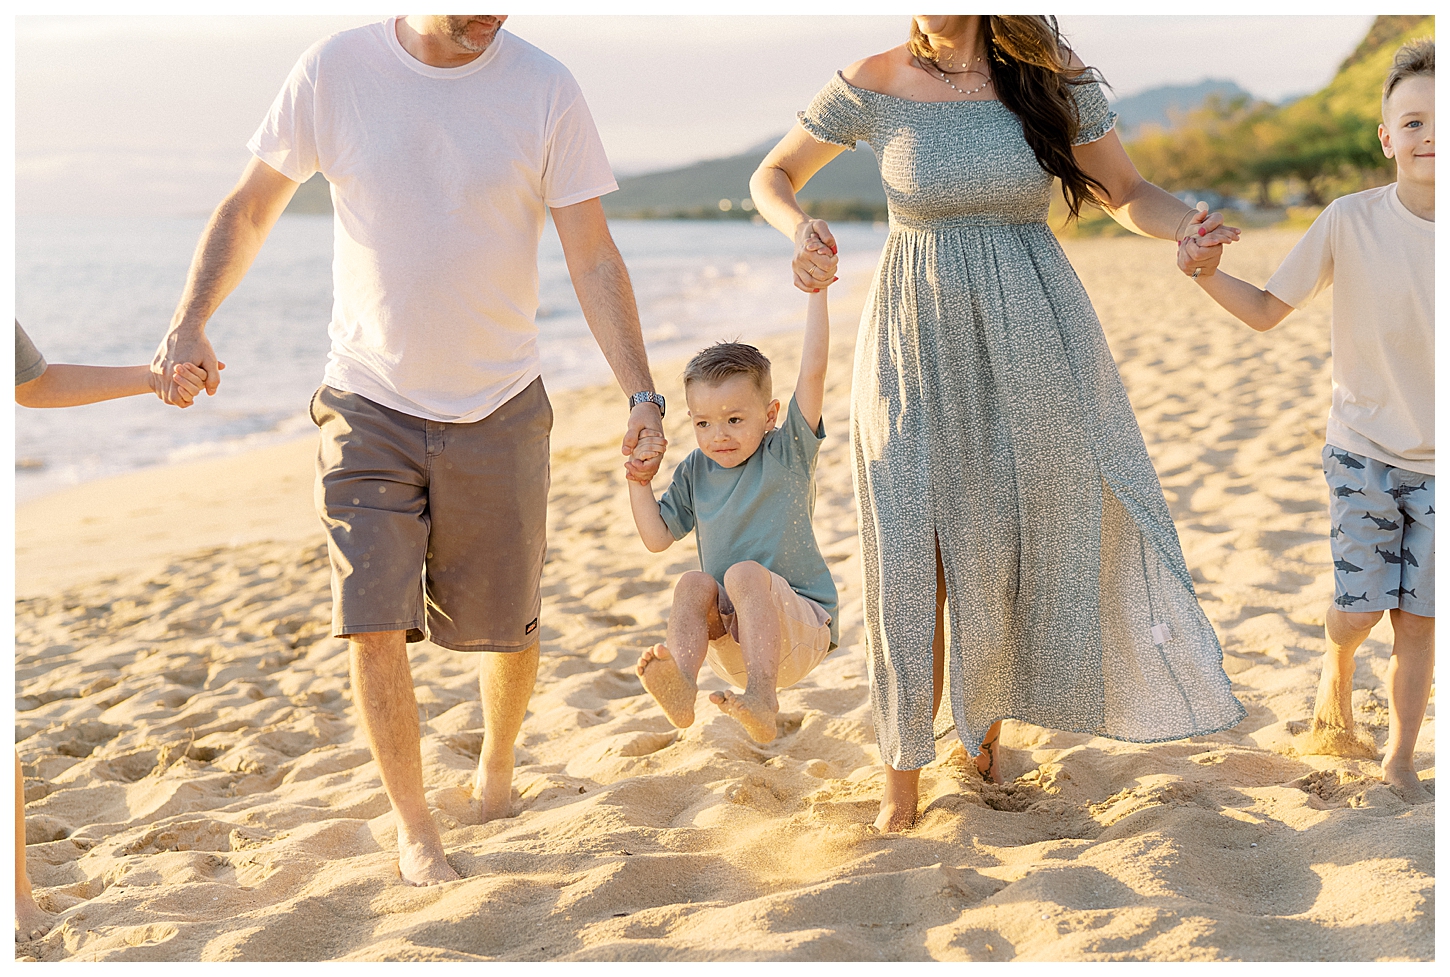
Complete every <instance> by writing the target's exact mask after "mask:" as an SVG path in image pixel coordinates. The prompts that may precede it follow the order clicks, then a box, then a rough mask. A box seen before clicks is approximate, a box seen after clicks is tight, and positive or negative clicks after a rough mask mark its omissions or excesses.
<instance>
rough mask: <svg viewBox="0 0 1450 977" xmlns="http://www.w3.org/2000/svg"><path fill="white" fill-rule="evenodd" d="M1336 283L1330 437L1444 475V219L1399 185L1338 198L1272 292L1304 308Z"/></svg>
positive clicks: (1331, 340)
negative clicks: (1440, 443)
mask: <svg viewBox="0 0 1450 977" xmlns="http://www.w3.org/2000/svg"><path fill="white" fill-rule="evenodd" d="M1331 284H1332V285H1333V286H1334V310H1333V313H1332V318H1331V320H1330V322H1331V324H1330V331H1329V351H1330V357H1331V360H1332V364H1331V376H1332V377H1333V384H1334V396H1333V400H1332V402H1331V404H1330V408H1329V423H1328V426H1327V429H1326V431H1325V440H1326V441H1328V442H1329V443H1330V444H1332V445H1334V446H1335V447H1336V448H1341V449H1343V450H1345V451H1353V452H1354V453H1356V454H1360V455H1365V456H1367V457H1369V458H1374V459H1375V460H1377V461H1382V462H1384V463H1385V464H1387V465H1393V466H1395V467H1396V468H1404V469H1407V470H1409V471H1412V472H1418V473H1420V474H1423V475H1434V474H1435V224H1434V222H1433V221H1427V220H1425V219H1423V218H1421V217H1416V216H1415V215H1414V214H1412V213H1410V211H1409V209H1408V208H1406V207H1405V205H1404V204H1403V203H1401V202H1400V198H1399V196H1398V195H1397V194H1396V192H1395V184H1393V183H1391V184H1390V185H1389V186H1387V187H1376V188H1375V189H1373V190H1364V191H1362V192H1360V193H1352V194H1349V195H1348V196H1345V197H1340V198H1339V199H1338V200H1335V201H1334V202H1333V203H1331V204H1330V205H1329V206H1328V207H1326V208H1325V209H1324V212H1323V213H1321V214H1320V215H1319V217H1318V218H1317V219H1316V220H1315V221H1314V225H1313V226H1312V227H1310V228H1309V231H1308V232H1307V233H1306V234H1305V235H1304V237H1303V238H1301V239H1300V241H1299V243H1298V244H1296V245H1295V246H1294V250H1293V251H1290V252H1289V256H1288V257H1287V258H1285V259H1284V263H1283V264H1281V265H1280V266H1279V270H1278V271H1276V272H1274V275H1273V277H1272V278H1270V279H1269V283H1268V285H1267V286H1265V288H1266V290H1267V291H1269V292H1270V293H1272V294H1273V295H1274V296H1276V297H1277V298H1278V299H1280V300H1281V301H1283V302H1285V303H1287V304H1289V305H1292V306H1293V307H1294V308H1296V309H1302V308H1303V307H1304V306H1306V305H1308V304H1309V302H1310V301H1311V300H1312V299H1313V298H1314V296H1316V295H1318V294H1319V293H1320V292H1322V291H1323V290H1324V289H1326V288H1328V287H1329V286H1330V285H1331Z"/></svg>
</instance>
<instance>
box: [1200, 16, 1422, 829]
mask: <svg viewBox="0 0 1450 977" xmlns="http://www.w3.org/2000/svg"><path fill="white" fill-rule="evenodd" d="M1381 115H1382V118H1383V122H1382V124H1381V125H1380V127H1379V137H1380V144H1381V146H1382V147H1383V149H1384V154H1385V156H1386V157H1389V158H1392V159H1394V161H1395V167H1396V171H1397V177H1396V182H1395V183H1392V184H1390V185H1389V186H1387V187H1378V188H1376V189H1373V190H1365V191H1363V192H1361V193H1354V194H1349V195H1348V196H1345V197H1340V198H1339V199H1338V200H1335V201H1334V202H1333V203H1331V204H1330V205H1329V206H1328V207H1327V208H1326V209H1325V210H1324V212H1323V213H1322V214H1320V215H1319V217H1318V219H1317V220H1315V222H1314V225H1313V226H1312V227H1311V228H1310V229H1309V231H1308V233H1306V234H1305V235H1304V237H1303V238H1302V239H1301V240H1300V241H1299V243H1298V244H1297V245H1295V247H1294V250H1293V251H1291V252H1290V253H1289V256H1288V257H1287V258H1285V259H1284V263H1283V264H1281V265H1280V266H1279V270H1278V271H1276V272H1275V273H1274V275H1273V277H1271V278H1270V279H1269V283H1268V285H1267V286H1266V288H1264V289H1258V288H1255V287H1254V286H1252V285H1249V284H1248V283H1246V282H1243V281H1240V280H1239V279H1237V278H1234V277H1232V276H1230V275H1226V274H1224V273H1223V272H1221V271H1220V272H1218V273H1217V274H1214V275H1212V276H1206V277H1199V278H1196V279H1195V280H1196V281H1197V282H1198V284H1199V287H1201V288H1202V289H1203V290H1204V291H1205V292H1207V293H1208V294H1209V295H1210V296H1212V297H1213V299H1214V301H1216V302H1218V304H1219V305H1221V306H1223V307H1224V308H1225V309H1227V310H1228V311H1229V312H1231V313H1233V314H1234V315H1235V316H1237V317H1238V318H1239V319H1241V320H1243V321H1244V322H1245V323H1247V324H1248V325H1250V326H1252V327H1253V328H1254V329H1258V330H1260V331H1263V330H1267V329H1272V328H1273V327H1274V326H1275V325H1277V324H1278V323H1279V322H1280V321H1281V320H1282V319H1283V318H1284V317H1285V316H1287V315H1288V314H1289V313H1290V312H1291V311H1293V310H1294V309H1296V308H1303V307H1304V306H1305V305H1307V304H1308V303H1309V302H1310V301H1311V300H1312V299H1313V298H1314V296H1316V295H1318V294H1319V293H1320V292H1321V291H1323V290H1324V289H1325V288H1327V287H1329V285H1330V284H1333V285H1335V289H1334V312H1333V320H1332V326H1331V330H1330V349H1331V355H1332V358H1333V383H1334V394H1333V404H1332V406H1331V407H1330V411H1329V421H1328V426H1327V430H1326V436H1325V440H1326V441H1327V442H1328V443H1327V444H1326V445H1325V447H1324V454H1323V457H1324V474H1325V478H1326V480H1327V481H1328V482H1329V487H1330V490H1331V494H1330V502H1329V516H1330V530H1329V536H1330V549H1331V551H1332V555H1333V557H1334V567H1335V576H1334V579H1335V597H1334V603H1333V604H1331V605H1330V607H1329V611H1328V613H1327V614H1326V615H1325V623H1324V631H1325V636H1326V638H1327V639H1328V648H1327V650H1326V653H1325V656H1324V671H1323V674H1322V676H1321V679H1320V683H1319V694H1318V696H1317V699H1316V702H1315V705H1314V720H1313V725H1312V728H1311V730H1310V733H1309V736H1308V738H1307V740H1308V742H1307V750H1306V752H1316V753H1343V754H1353V753H1361V754H1362V753H1364V752H1365V751H1366V750H1368V751H1369V755H1371V756H1373V755H1374V748H1373V744H1372V743H1370V742H1366V740H1365V738H1364V736H1363V734H1357V733H1356V732H1355V729H1354V718H1353V712H1352V707H1351V704H1350V693H1351V692H1352V691H1353V679H1354V652H1355V650H1356V649H1357V648H1358V647H1359V646H1360V644H1361V643H1362V642H1363V641H1364V639H1365V638H1367V637H1368V636H1369V632H1370V629H1371V628H1372V627H1373V626H1374V625H1375V622H1377V621H1378V620H1379V619H1380V617H1381V615H1382V614H1383V613H1384V612H1385V611H1389V612H1390V621H1391V623H1392V624H1393V625H1394V631H1395V641H1394V652H1393V657H1392V658H1391V660H1390V675H1389V686H1390V732H1389V741H1388V742H1387V743H1386V745H1385V757H1384V761H1383V770H1384V780H1385V783H1387V784H1390V785H1391V786H1393V787H1395V788H1397V789H1398V791H1399V792H1400V794H1401V795H1402V796H1403V797H1405V798H1406V799H1407V800H1409V801H1411V802H1412V803H1418V802H1421V801H1427V800H1430V799H1431V798H1430V795H1429V793H1428V792H1426V790H1425V789H1424V787H1422V786H1421V785H1420V781H1419V776H1418V775H1417V774H1416V772H1415V766H1414V752H1415V739H1416V737H1417V736H1418V735H1419V730H1420V722H1421V720H1422V719H1423V718H1424V715H1425V707H1426V705H1427V703H1428V702H1429V698H1430V687H1431V682H1432V681H1433V678H1434V667H1435V652H1434V640H1435V429H1434V416H1435V413H1434V412H1435V371H1434V359H1435V357H1434V351H1435V345H1434V344H1435V332H1434V330H1435V224H1434V221H1435V45H1434V42H1433V41H1430V40H1423V41H1416V42H1414V43H1412V44H1407V45H1405V46H1404V47H1402V48H1401V49H1400V50H1399V51H1398V52H1397V53H1396V55H1395V61H1394V66H1393V68H1392V69H1391V70H1390V73H1389V76H1388V77H1387V78H1386V79H1385V85H1384V94H1383V99H1382V101H1381Z"/></svg>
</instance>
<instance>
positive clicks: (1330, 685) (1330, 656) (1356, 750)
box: [1299, 604, 1384, 757]
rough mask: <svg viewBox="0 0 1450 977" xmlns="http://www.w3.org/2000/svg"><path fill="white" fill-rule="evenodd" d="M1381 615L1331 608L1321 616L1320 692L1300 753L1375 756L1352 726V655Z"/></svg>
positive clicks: (1363, 736)
mask: <svg viewBox="0 0 1450 977" xmlns="http://www.w3.org/2000/svg"><path fill="white" fill-rule="evenodd" d="M1383 614H1384V612H1383V611H1367V612H1359V613H1355V612H1350V611H1341V610H1340V609H1339V608H1338V607H1335V606H1333V605H1332V604H1331V605H1330V607H1329V610H1328V611H1327V612H1326V613H1325V615H1324V639H1325V650H1324V664H1323V666H1322V670H1321V671H1320V673H1319V692H1318V694H1317V695H1316V696H1315V699H1314V719H1313V722H1312V723H1311V726H1310V730H1309V735H1308V737H1307V738H1306V739H1305V741H1304V742H1303V743H1302V744H1301V745H1300V747H1299V749H1300V752H1303V753H1328V754H1333V755H1336V756H1363V757H1372V756H1374V755H1375V752H1376V751H1375V748H1374V743H1373V741H1372V740H1370V739H1369V738H1368V737H1367V736H1365V735H1364V734H1362V733H1358V732H1356V730H1355V726H1354V706H1353V705H1352V703H1351V696H1352V695H1353V693H1354V653H1355V652H1356V651H1357V650H1358V649H1359V646H1360V645H1362V644H1364V639H1365V638H1368V637H1369V633H1370V631H1371V630H1373V629H1374V626H1375V624H1376V622H1378V621H1379V619H1380V617H1382V616H1383Z"/></svg>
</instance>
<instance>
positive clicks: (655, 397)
mask: <svg viewBox="0 0 1450 977" xmlns="http://www.w3.org/2000/svg"><path fill="white" fill-rule="evenodd" d="M640 404H654V405H655V406H656V407H658V408H659V409H660V419H661V420H663V419H664V416H665V398H664V395H663V394H657V393H655V392H654V391H652V390H641V391H640V392H639V393H637V394H631V395H630V398H629V409H630V410H634V409H635V408H636V407H638V406H639V405H640Z"/></svg>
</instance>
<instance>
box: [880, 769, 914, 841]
mask: <svg viewBox="0 0 1450 977" xmlns="http://www.w3.org/2000/svg"><path fill="white" fill-rule="evenodd" d="M919 775H920V771H919V770H892V769H891V768H890V767H887V768H886V789H885V790H884V791H882V794H881V813H880V814H878V815H876V830H877V831H882V832H886V831H906V830H907V829H909V828H910V827H911V826H912V825H913V824H915V823H916V794H917V778H918V776H919Z"/></svg>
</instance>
